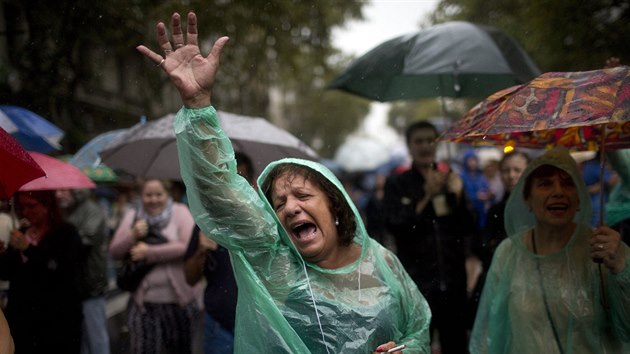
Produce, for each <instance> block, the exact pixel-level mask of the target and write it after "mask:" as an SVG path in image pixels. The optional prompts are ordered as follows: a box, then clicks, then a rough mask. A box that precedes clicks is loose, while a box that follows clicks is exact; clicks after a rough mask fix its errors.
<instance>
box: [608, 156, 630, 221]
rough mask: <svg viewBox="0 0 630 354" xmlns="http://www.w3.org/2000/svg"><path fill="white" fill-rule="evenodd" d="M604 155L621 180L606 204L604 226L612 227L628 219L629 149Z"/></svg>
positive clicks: (629, 213)
mask: <svg viewBox="0 0 630 354" xmlns="http://www.w3.org/2000/svg"><path fill="white" fill-rule="evenodd" d="M606 155H607V157H608V161H610V164H611V165H612V167H613V169H614V170H615V172H617V174H619V177H620V179H621V182H620V183H617V185H616V186H615V187H614V188H613V190H612V191H611V192H610V196H609V198H608V203H606V224H607V225H611V226H614V225H616V224H618V223H620V222H621V221H623V220H625V219H628V218H630V149H624V150H613V151H608V152H606Z"/></svg>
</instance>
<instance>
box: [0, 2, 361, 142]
mask: <svg viewBox="0 0 630 354" xmlns="http://www.w3.org/2000/svg"><path fill="white" fill-rule="evenodd" d="M2 5H4V20H5V22H6V24H7V32H8V35H7V42H8V47H9V52H8V54H9V62H10V64H9V66H8V69H7V68H5V67H4V66H3V68H2V70H0V71H1V72H2V73H3V77H5V78H8V77H9V76H10V74H5V73H6V72H9V73H11V72H13V73H15V77H17V78H18V79H17V80H16V81H17V82H18V83H17V84H12V85H10V84H8V83H3V85H0V90H1V92H0V94H2V97H3V98H2V101H3V103H9V102H10V103H13V104H18V105H22V106H26V107H28V108H30V109H32V110H33V111H35V112H37V113H40V114H41V115H43V116H45V117H47V118H49V119H50V120H51V121H53V122H54V123H56V124H58V125H60V126H61V127H62V128H64V129H67V130H68V132H69V134H68V139H69V141H66V142H64V145H65V146H66V150H67V152H70V151H74V150H75V149H76V148H78V147H80V146H81V144H82V143H83V142H85V139H87V138H89V137H90V136H93V135H95V134H97V133H99V132H100V130H106V129H113V128H115V127H119V126H129V125H131V123H132V121H133V120H135V121H137V118H138V116H139V115H140V114H143V113H144V114H147V115H148V116H150V117H158V116H161V115H163V114H165V113H168V112H169V111H171V110H172V108H171V106H172V104H171V105H169V103H168V102H167V101H169V100H170V101H177V100H176V96H175V95H174V94H173V93H172V92H165V91H164V89H165V87H167V86H168V82H167V81H166V78H165V77H164V75H160V73H159V71H158V70H156V68H155V66H154V64H153V63H151V62H150V61H148V60H146V59H144V58H142V57H141V56H140V55H139V54H138V53H137V52H136V51H135V46H136V45H138V44H140V43H145V44H147V45H148V46H149V47H151V48H153V49H155V50H156V51H158V46H157V43H156V42H155V23H157V21H165V22H166V23H167V24H168V21H170V15H171V14H172V13H173V12H174V11H178V12H180V13H181V14H182V15H183V17H184V18H185V12H186V11H188V10H189V9H196V12H197V15H198V17H199V20H200V21H199V32H200V35H201V37H200V41H201V43H202V52H204V53H208V52H209V50H210V48H211V45H212V43H213V42H214V40H215V39H216V38H218V37H219V36H222V35H228V36H230V38H231V41H230V43H229V44H228V46H227V47H226V49H225V50H224V56H223V57H222V67H221V72H220V74H219V78H218V82H217V85H216V89H215V97H214V98H215V100H214V103H215V104H216V105H217V106H218V107H219V108H220V109H222V110H225V111H231V112H234V113H239V114H247V115H255V116H265V117H268V116H269V104H270V102H269V92H270V90H271V89H272V88H277V89H279V90H280V91H281V92H289V91H290V90H291V89H293V88H300V90H299V91H300V92H299V93H300V94H299V95H296V96H295V97H296V98H295V99H294V100H293V101H292V102H291V106H289V107H287V110H289V111H292V113H291V114H288V113H286V114H284V116H287V117H290V118H291V119H292V121H291V123H290V129H291V131H292V132H293V133H295V134H296V135H300V132H302V131H305V130H306V129H311V126H318V125H321V126H326V125H328V124H329V122H322V123H321V124H316V123H314V122H312V123H309V124H310V125H308V124H307V126H306V127H303V126H302V125H301V122H309V121H310V120H311V118H306V114H303V112H312V111H315V110H316V109H319V107H321V106H322V105H324V104H325V102H327V101H326V100H318V99H317V98H318V97H319V98H321V97H324V96H327V94H324V88H323V85H322V84H321V83H322V82H324V78H325V77H329V76H331V75H332V73H333V72H335V70H337V69H336V68H330V67H329V66H328V64H327V59H328V57H329V56H331V55H333V54H336V51H335V49H334V48H333V47H332V44H331V32H332V29H333V27H335V26H339V25H342V24H343V23H344V22H345V21H346V20H348V19H351V18H354V19H358V18H361V16H362V13H361V9H362V7H363V5H364V3H363V2H358V1H348V2H338V1H333V0H320V1H317V2H316V3H313V2H302V1H297V0H275V1H262V2H261V1H257V0H240V1H238V2H237V1H231V0H215V1H213V2H209V1H207V0H205V1H201V0H189V1H185V2H182V1H149V0H108V1H91V2H85V1H76V0H55V1H38V0H20V1H17V0H4V1H3V2H2ZM105 59H109V60H112V61H114V62H116V63H117V64H118V65H119V66H120V67H122V68H123V70H122V72H108V71H107V70H106V68H105V67H104V62H105ZM129 71H131V72H133V75H126V74H125V72H129ZM108 74H114V75H119V76H120V77H119V78H117V79H118V81H119V82H120V83H119V85H120V90H128V91H130V92H133V93H134V95H132V96H131V97H123V96H124V94H125V93H123V92H113V93H112V92H101V91H99V90H100V89H101V88H100V87H101V86H102V82H104V81H107V80H108V79H111V78H108V77H106V75H108ZM129 87H132V88H134V87H135V88H134V89H130V88H129ZM81 90H83V91H85V92H86V93H88V94H90V95H92V96H99V95H100V96H101V97H100V98H102V100H103V102H105V103H101V104H93V103H86V102H84V101H82V99H81V98H80V97H79V96H80V94H79V91H81ZM165 97H166V98H168V99H165ZM173 97H175V99H173ZM108 101H123V102H122V103H120V104H119V105H118V106H117V107H122V108H118V109H112V107H111V105H110V104H108V103H107V102H108ZM309 105H314V107H313V106H309ZM295 107H299V110H296V109H295ZM284 109H285V108H284V107H282V108H281V111H283V110H284ZM360 111H361V110H355V112H354V113H353V114H358V113H359V112H360ZM86 116H89V117H91V119H88V118H86ZM310 117H315V116H314V115H310ZM315 118H317V119H321V120H325V119H326V116H321V115H319V116H318V117H315ZM359 118H360V117H355V116H353V117H351V118H350V119H348V123H349V124H350V123H352V124H355V127H356V124H358V121H359ZM344 131H346V129H345V128H344V129H339V130H334V129H333V130H329V131H326V132H325V133H321V131H320V130H319V129H316V132H315V131H313V132H309V133H305V134H304V135H305V136H313V137H319V138H324V139H325V140H329V138H330V140H331V141H334V142H337V141H339V140H341V138H339V137H337V136H336V134H342V133H343V132H344ZM88 132H89V133H88ZM324 134H325V135H330V136H324Z"/></svg>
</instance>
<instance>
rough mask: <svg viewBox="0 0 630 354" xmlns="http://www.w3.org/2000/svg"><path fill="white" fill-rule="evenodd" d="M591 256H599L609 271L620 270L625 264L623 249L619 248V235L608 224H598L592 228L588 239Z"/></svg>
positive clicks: (617, 271)
mask: <svg viewBox="0 0 630 354" xmlns="http://www.w3.org/2000/svg"><path fill="white" fill-rule="evenodd" d="M590 243H591V257H593V258H601V259H602V261H603V263H604V265H605V266H606V267H608V269H610V271H611V272H613V273H615V274H617V273H619V272H622V271H623V269H624V268H625V266H626V259H625V258H624V254H623V250H622V248H621V235H619V233H618V232H617V231H615V230H613V229H611V228H610V227H608V226H599V227H597V228H595V229H593V234H592V237H591V240H590Z"/></svg>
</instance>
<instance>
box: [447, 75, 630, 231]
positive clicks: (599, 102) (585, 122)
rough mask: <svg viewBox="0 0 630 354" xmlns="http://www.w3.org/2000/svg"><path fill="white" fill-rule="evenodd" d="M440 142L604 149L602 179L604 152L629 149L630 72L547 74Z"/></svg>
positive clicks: (486, 104) (494, 100)
mask: <svg viewBox="0 0 630 354" xmlns="http://www.w3.org/2000/svg"><path fill="white" fill-rule="evenodd" d="M440 140H447V141H455V142H464V143H470V144H473V145H504V146H520V147H528V148H550V147H552V146H554V145H563V146H566V147H568V148H572V149H574V150H599V151H600V154H601V155H600V160H601V171H600V180H603V171H604V159H605V154H604V151H605V150H611V149H620V148H629V147H630V67H628V66H618V67H615V68H608V69H601V70H592V71H580V72H550V73H545V74H543V75H541V76H539V77H537V78H536V79H534V80H532V81H531V82H529V83H527V84H524V85H520V86H515V87H510V88H508V89H505V90H502V91H500V92H497V93H495V94H493V95H491V96H490V97H488V98H487V99H485V100H484V101H482V102H480V103H479V104H478V105H476V106H475V107H473V108H472V109H471V110H470V111H469V112H468V113H467V114H466V115H465V116H464V117H463V118H462V119H460V120H459V121H457V122H455V124H454V125H453V126H452V127H451V128H450V129H449V130H447V131H446V132H445V133H444V134H443V135H442V136H441V137H440ZM601 186H602V193H600V194H601V198H600V215H599V220H600V223H603V218H604V216H603V210H604V199H603V196H604V193H603V188H604V185H603V184H601Z"/></svg>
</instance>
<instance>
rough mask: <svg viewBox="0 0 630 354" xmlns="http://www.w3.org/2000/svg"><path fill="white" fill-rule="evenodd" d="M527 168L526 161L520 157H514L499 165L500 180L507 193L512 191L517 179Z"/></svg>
mask: <svg viewBox="0 0 630 354" xmlns="http://www.w3.org/2000/svg"><path fill="white" fill-rule="evenodd" d="M525 168H527V160H526V159H525V158H524V157H523V156H521V155H514V156H512V157H511V158H509V159H507V160H505V161H503V164H501V180H502V181H503V186H505V189H506V190H507V191H509V192H511V191H512V190H513V189H514V186H516V183H517V182H518V180H519V178H521V175H522V174H523V171H525Z"/></svg>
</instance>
